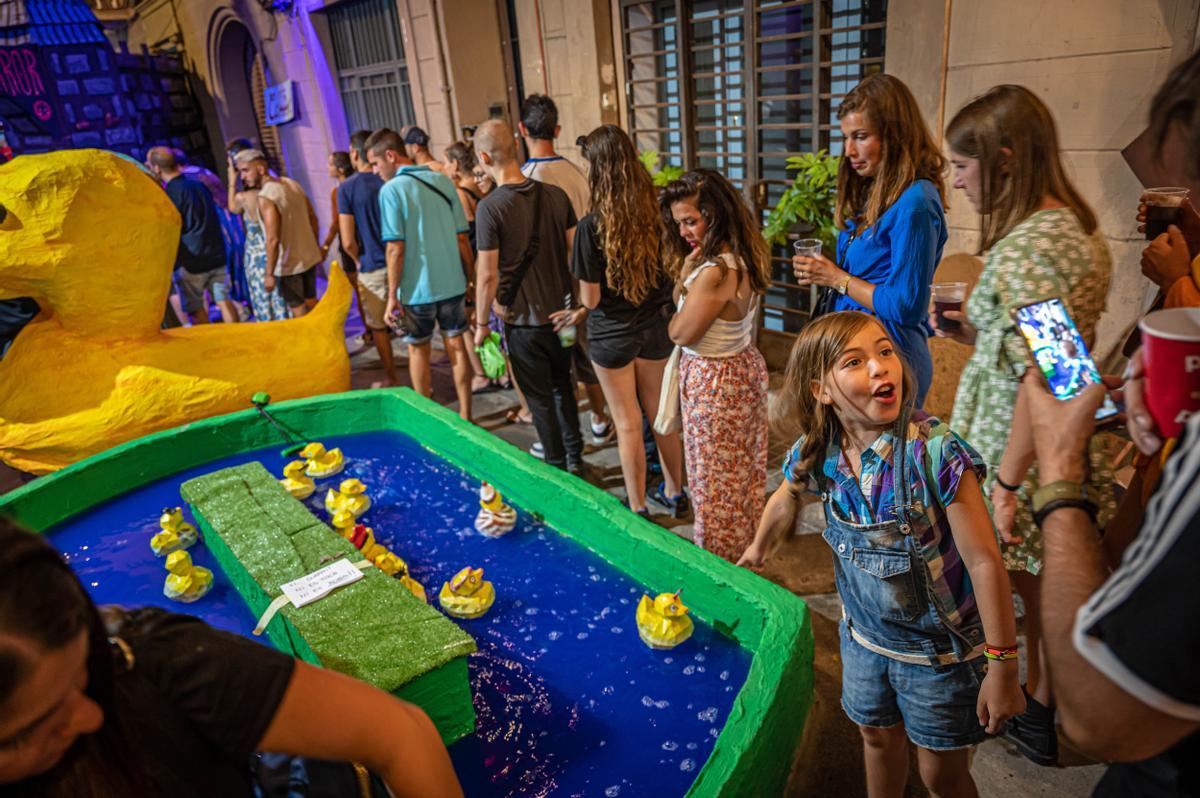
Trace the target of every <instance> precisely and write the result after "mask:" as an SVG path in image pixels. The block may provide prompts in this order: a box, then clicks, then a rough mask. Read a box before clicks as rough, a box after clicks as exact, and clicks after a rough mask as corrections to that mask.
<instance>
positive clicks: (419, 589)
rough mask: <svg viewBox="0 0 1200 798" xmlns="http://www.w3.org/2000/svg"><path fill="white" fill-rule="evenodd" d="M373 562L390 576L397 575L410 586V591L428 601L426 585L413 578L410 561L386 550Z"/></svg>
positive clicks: (397, 577)
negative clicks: (409, 568)
mask: <svg viewBox="0 0 1200 798" xmlns="http://www.w3.org/2000/svg"><path fill="white" fill-rule="evenodd" d="M371 562H373V563H374V564H375V567H376V568H378V569H379V570H381V571H383V572H384V573H385V574H387V575H388V576H392V577H395V578H396V579H397V580H399V582H400V584H402V585H404V586H405V587H406V588H408V590H409V592H410V593H412V594H413V595H414V596H416V597H417V598H419V599H420V600H421V601H428V600H429V598H428V597H427V596H426V595H425V586H424V585H422V584H421V583H420V582H418V581H417V580H416V579H413V578H412V577H411V576H410V575H409V573H408V563H406V562H405V561H404V560H403V559H402V558H400V557H398V556H396V555H395V554H393V553H392V552H390V551H384V553H383V554H380V555H379V556H378V557H376V558H375V559H373V560H372V561H371Z"/></svg>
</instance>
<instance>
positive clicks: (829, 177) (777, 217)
mask: <svg viewBox="0 0 1200 798" xmlns="http://www.w3.org/2000/svg"><path fill="white" fill-rule="evenodd" d="M840 160H841V159H840V158H839V157H838V156H836V155H830V154H829V153H827V152H826V151H825V150H820V151H818V152H816V153H811V152H808V153H805V154H803V155H799V156H794V157H791V158H788V159H787V169H788V170H789V171H795V172H796V176H795V177H794V178H793V179H792V184H791V185H790V186H788V188H787V190H786V191H784V192H783V196H782V197H780V198H779V203H778V204H777V205H776V206H775V207H774V208H773V209H772V210H771V213H770V214H768V216H767V223H766V226H765V227H763V237H764V238H766V239H767V241H768V242H769V243H770V244H772V245H774V246H785V245H786V244H787V240H788V234H789V233H792V232H794V231H795V229H796V228H797V227H799V228H801V230H800V231H801V232H804V233H806V234H808V235H811V236H812V237H813V238H819V239H821V243H822V245H823V249H824V251H826V252H830V253H832V252H833V249H834V245H835V244H836V242H837V229H836V228H835V227H834V226H833V210H834V205H835V203H836V202H837V173H838V162H839V161H840Z"/></svg>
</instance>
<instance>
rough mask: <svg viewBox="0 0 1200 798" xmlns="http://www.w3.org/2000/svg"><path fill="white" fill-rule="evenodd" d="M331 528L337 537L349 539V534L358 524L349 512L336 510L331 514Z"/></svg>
mask: <svg viewBox="0 0 1200 798" xmlns="http://www.w3.org/2000/svg"><path fill="white" fill-rule="evenodd" d="M332 523H333V528H334V530H336V531H337V533H338V534H339V535H341V536H342V537H344V538H346V539H347V540H349V539H350V533H351V532H352V531H353V530H354V526H355V525H356V524H357V523H358V519H357V518H355V517H354V513H352V512H350V511H349V510H338V511H337V512H336V513H334V514H333V519H332Z"/></svg>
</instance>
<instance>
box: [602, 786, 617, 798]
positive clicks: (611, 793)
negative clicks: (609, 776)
mask: <svg viewBox="0 0 1200 798" xmlns="http://www.w3.org/2000/svg"><path fill="white" fill-rule="evenodd" d="M604 794H605V796H607V798H617V796H618V795H620V794H621V788H620V787H618V786H617V785H615V784H614V785H613V786H611V787H606V788H605V790H604Z"/></svg>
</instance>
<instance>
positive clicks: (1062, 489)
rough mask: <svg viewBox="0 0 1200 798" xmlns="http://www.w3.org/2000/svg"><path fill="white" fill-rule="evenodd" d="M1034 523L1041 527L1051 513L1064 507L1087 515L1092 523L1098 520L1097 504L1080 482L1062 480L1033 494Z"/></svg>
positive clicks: (1040, 488) (1042, 487)
mask: <svg viewBox="0 0 1200 798" xmlns="http://www.w3.org/2000/svg"><path fill="white" fill-rule="evenodd" d="M1031 504H1032V509H1033V520H1034V523H1036V524H1037V525H1038V527H1041V525H1042V522H1043V521H1044V520H1045V519H1046V517H1047V516H1049V515H1050V513H1052V512H1054V511H1055V510H1059V509H1062V508H1064V507H1074V508H1076V509H1079V510H1083V511H1084V512H1085V513H1087V514H1088V515H1089V516H1090V517H1091V519H1092V521H1093V522H1094V521H1095V520H1096V503H1095V502H1094V501H1092V498H1091V496H1090V495H1089V493H1088V489H1087V488H1086V487H1085V486H1084V485H1081V484H1080V483H1078V482H1071V481H1069V480H1065V479H1060V480H1058V481H1057V482H1051V483H1049V484H1046V485H1042V486H1041V487H1039V488H1038V489H1037V490H1036V491H1034V494H1033V500H1032V501H1031Z"/></svg>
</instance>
